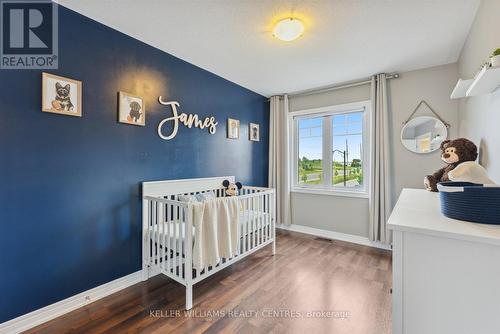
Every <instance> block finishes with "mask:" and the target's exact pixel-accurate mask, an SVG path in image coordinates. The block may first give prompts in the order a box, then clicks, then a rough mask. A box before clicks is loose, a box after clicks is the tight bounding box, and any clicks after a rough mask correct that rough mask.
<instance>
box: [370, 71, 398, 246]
mask: <svg viewBox="0 0 500 334" xmlns="http://www.w3.org/2000/svg"><path fill="white" fill-rule="evenodd" d="M372 117H373V128H372V143H373V144H372V148H373V149H372V159H371V161H372V165H371V179H370V229H369V238H370V240H372V241H380V242H382V243H385V244H390V243H391V241H392V240H391V239H392V236H391V233H390V231H388V229H387V226H386V223H387V219H388V218H389V215H390V212H391V184H390V176H391V171H390V156H389V155H390V152H389V111H388V106H387V79H386V75H385V74H377V75H374V76H373V77H372Z"/></svg>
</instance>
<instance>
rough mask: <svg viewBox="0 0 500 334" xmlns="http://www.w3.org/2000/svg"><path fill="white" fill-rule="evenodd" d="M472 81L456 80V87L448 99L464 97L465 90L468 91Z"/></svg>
mask: <svg viewBox="0 0 500 334" xmlns="http://www.w3.org/2000/svg"><path fill="white" fill-rule="evenodd" d="M473 81H474V79H467V80H464V79H458V82H457V85H456V86H455V88H454V89H453V92H452V93H451V96H450V98H451V99H460V98H462V97H466V93H467V90H468V89H469V87H470V85H472V82H473Z"/></svg>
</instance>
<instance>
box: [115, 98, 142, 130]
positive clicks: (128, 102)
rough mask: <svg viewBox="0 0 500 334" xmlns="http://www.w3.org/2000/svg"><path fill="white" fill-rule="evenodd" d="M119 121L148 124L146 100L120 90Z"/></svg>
mask: <svg viewBox="0 0 500 334" xmlns="http://www.w3.org/2000/svg"><path fill="white" fill-rule="evenodd" d="M118 122H120V123H125V124H131V125H140V126H145V125H146V107H145V105H144V100H143V99H142V98H141V97H139V96H135V95H132V94H129V93H125V92H118Z"/></svg>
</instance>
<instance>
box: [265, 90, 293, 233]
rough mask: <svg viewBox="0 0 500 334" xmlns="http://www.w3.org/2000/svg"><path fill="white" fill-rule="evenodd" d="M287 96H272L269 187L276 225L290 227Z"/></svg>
mask: <svg viewBox="0 0 500 334" xmlns="http://www.w3.org/2000/svg"><path fill="white" fill-rule="evenodd" d="M288 141H289V140H288V95H284V96H272V97H271V99H270V121H269V187H271V188H274V189H276V223H277V224H284V225H290V224H291V213H290V167H289V156H288V154H289V152H290V149H289V144H288Z"/></svg>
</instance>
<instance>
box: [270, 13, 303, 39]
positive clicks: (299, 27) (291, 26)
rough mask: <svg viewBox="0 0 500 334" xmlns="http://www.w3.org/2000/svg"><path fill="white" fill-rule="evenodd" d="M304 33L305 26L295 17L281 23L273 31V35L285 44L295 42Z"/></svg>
mask: <svg viewBox="0 0 500 334" xmlns="http://www.w3.org/2000/svg"><path fill="white" fill-rule="evenodd" d="M303 33H304V24H303V23H302V21H300V20H298V19H294V18H293V17H289V18H286V19H284V20H281V21H279V22H278V23H277V24H276V25H275V26H274V29H273V35H274V36H275V37H276V38H278V39H280V40H282V41H285V42H290V41H293V40H294V39H297V38H299V37H300V36H302V34H303Z"/></svg>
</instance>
